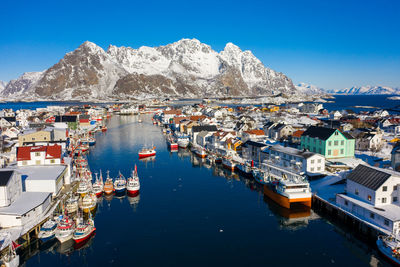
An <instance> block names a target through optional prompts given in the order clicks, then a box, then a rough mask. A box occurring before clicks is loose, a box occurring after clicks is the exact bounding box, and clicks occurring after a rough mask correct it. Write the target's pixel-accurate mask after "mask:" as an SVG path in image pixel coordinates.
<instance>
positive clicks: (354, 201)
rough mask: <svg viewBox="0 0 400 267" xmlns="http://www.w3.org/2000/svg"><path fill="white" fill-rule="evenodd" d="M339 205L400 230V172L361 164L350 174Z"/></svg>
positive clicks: (385, 225)
mask: <svg viewBox="0 0 400 267" xmlns="http://www.w3.org/2000/svg"><path fill="white" fill-rule="evenodd" d="M345 192H346V193H345V194H337V195H336V204H337V205H338V206H339V207H340V208H342V209H344V210H346V211H348V212H350V213H352V214H353V215H354V216H357V217H359V218H360V219H362V220H364V221H367V222H369V223H372V224H374V225H376V226H378V227H380V228H383V229H385V230H388V231H390V232H392V233H395V232H397V230H399V229H400V202H399V198H400V173H399V172H395V171H392V170H388V169H382V168H376V167H371V166H366V165H362V164H360V165H358V166H357V167H356V168H355V169H354V170H353V171H352V172H351V173H350V174H349V175H348V176H347V183H346V187H345Z"/></svg>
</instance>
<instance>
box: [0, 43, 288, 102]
mask: <svg viewBox="0 0 400 267" xmlns="http://www.w3.org/2000/svg"><path fill="white" fill-rule="evenodd" d="M281 92H282V93H285V94H291V93H295V92H296V89H295V87H294V86H293V83H292V81H291V80H290V79H289V78H288V77H287V76H285V75H284V74H282V73H278V72H275V71H274V70H272V69H269V68H267V67H265V66H264V65H263V64H262V63H261V61H260V60H258V59H257V58H256V57H255V56H254V55H253V54H252V53H251V52H250V51H242V50H240V48H239V47H237V46H235V45H234V44H232V43H228V44H227V45H226V47H225V48H224V50H223V51H221V52H220V53H218V52H216V51H214V50H213V49H212V48H211V47H210V46H208V45H206V44H203V43H201V42H200V41H198V40H196V39H182V40H180V41H178V42H175V43H172V44H168V45H166V46H160V47H145V46H143V47H140V48H139V49H133V48H130V47H116V46H109V48H108V49H107V51H104V50H103V49H102V48H100V47H99V46H97V45H95V44H94V43H91V42H85V43H83V44H82V45H81V46H80V47H78V48H77V49H76V50H74V51H72V52H70V53H67V54H66V55H65V56H64V58H63V59H61V60H60V61H59V62H58V63H57V64H55V65H54V66H52V67H51V68H49V69H48V70H46V71H44V72H38V73H25V74H24V75H22V76H21V77H20V78H18V79H17V80H14V81H11V82H10V83H9V84H8V85H7V86H6V88H5V89H4V91H3V95H4V96H10V97H11V96H20V97H22V96H23V95H24V94H28V93H29V94H30V95H35V96H38V97H40V98H49V99H51V98H53V99H60V98H62V99H88V98H102V99H104V98H118V97H119V98H125V97H140V98H143V97H166V96H178V97H204V96H208V97H209V96H254V95H270V94H275V93H281Z"/></svg>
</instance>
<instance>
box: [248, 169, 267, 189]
mask: <svg viewBox="0 0 400 267" xmlns="http://www.w3.org/2000/svg"><path fill="white" fill-rule="evenodd" d="M252 174H253V177H254V180H255V181H256V182H257V183H259V184H261V185H263V186H264V185H265V184H267V183H268V182H269V176H268V173H267V172H265V171H264V170H261V169H258V168H253V170H252Z"/></svg>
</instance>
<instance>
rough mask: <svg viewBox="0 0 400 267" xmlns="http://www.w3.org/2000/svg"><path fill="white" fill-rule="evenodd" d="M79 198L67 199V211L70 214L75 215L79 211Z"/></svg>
mask: <svg viewBox="0 0 400 267" xmlns="http://www.w3.org/2000/svg"><path fill="white" fill-rule="evenodd" d="M78 198H79V197H74V196H72V195H71V197H70V198H68V199H67V201H66V203H65V204H66V205H65V209H66V210H67V212H68V214H71V213H74V212H76V211H78Z"/></svg>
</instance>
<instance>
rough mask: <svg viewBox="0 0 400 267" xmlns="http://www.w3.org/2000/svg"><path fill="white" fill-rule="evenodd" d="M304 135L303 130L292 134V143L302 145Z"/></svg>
mask: <svg viewBox="0 0 400 267" xmlns="http://www.w3.org/2000/svg"><path fill="white" fill-rule="evenodd" d="M303 133H304V131H303V130H297V131H295V132H293V134H292V143H295V144H300V140H301V136H302V134H303Z"/></svg>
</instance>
